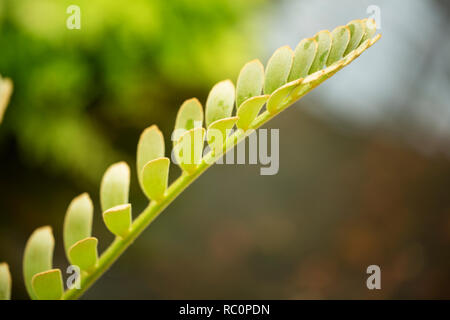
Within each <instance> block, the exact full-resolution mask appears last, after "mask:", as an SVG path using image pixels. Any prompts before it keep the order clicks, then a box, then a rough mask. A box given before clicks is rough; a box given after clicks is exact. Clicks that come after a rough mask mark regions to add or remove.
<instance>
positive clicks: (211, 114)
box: [205, 80, 235, 126]
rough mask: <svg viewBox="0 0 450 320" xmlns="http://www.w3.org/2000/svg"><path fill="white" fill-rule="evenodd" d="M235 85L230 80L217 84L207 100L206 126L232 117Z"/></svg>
mask: <svg viewBox="0 0 450 320" xmlns="http://www.w3.org/2000/svg"><path fill="white" fill-rule="evenodd" d="M234 94H235V92H234V85H233V83H232V82H231V81H230V80H225V81H221V82H219V83H217V84H216V85H215V86H214V87H213V88H212V89H211V91H210V92H209V95H208V99H207V100H206V110H205V114H206V126H209V125H210V124H211V123H213V122H214V121H217V120H220V119H223V118H228V117H231V114H232V113H233V106H234Z"/></svg>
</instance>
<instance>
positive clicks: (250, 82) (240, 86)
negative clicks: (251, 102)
mask: <svg viewBox="0 0 450 320" xmlns="http://www.w3.org/2000/svg"><path fill="white" fill-rule="evenodd" d="M263 85H264V66H263V65H262V63H261V61H259V60H258V59H255V60H252V61H250V62H248V63H246V64H245V65H244V66H243V67H242V69H241V71H240V73H239V76H238V80H237V84H236V108H237V109H238V110H239V107H240V106H241V104H242V103H243V102H244V101H245V100H247V99H249V98H251V97H254V96H259V95H260V94H261V92H262V88H263Z"/></svg>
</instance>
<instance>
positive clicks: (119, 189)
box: [100, 162, 130, 212]
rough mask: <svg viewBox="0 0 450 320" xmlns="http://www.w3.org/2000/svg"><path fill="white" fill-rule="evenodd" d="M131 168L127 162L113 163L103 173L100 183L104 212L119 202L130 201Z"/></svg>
mask: <svg viewBox="0 0 450 320" xmlns="http://www.w3.org/2000/svg"><path fill="white" fill-rule="evenodd" d="M129 188H130V168H129V167H128V164H126V163H125V162H118V163H115V164H113V165H111V166H110V167H109V168H108V169H107V170H106V172H105V174H104V175H103V179H102V183H101V185H100V203H101V206H102V212H103V211H105V210H108V209H109V208H112V207H115V206H117V205H119V204H124V203H128V191H129Z"/></svg>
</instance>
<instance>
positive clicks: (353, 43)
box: [344, 20, 366, 56]
mask: <svg viewBox="0 0 450 320" xmlns="http://www.w3.org/2000/svg"><path fill="white" fill-rule="evenodd" d="M347 26H348V27H349V29H350V42H349V43H348V46H347V50H345V54H344V56H346V55H348V54H349V53H350V52H352V51H353V50H355V49H356V48H358V46H359V44H360V43H361V39H362V38H363V36H364V33H365V29H366V26H365V25H364V24H363V22H362V21H361V20H353V21H350V22H349V23H348V24H347Z"/></svg>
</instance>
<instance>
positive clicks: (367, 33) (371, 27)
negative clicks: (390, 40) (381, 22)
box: [360, 19, 377, 44]
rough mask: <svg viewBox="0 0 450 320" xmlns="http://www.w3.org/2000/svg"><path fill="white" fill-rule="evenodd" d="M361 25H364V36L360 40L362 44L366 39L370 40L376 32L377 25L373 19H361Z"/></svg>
mask: <svg viewBox="0 0 450 320" xmlns="http://www.w3.org/2000/svg"><path fill="white" fill-rule="evenodd" d="M362 23H363V24H364V26H365V28H364V35H363V37H362V39H361V43H360V44H362V43H363V42H364V41H366V40H368V39H372V38H373V36H374V35H375V33H376V32H377V24H376V22H375V20H374V19H363V20H362Z"/></svg>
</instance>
